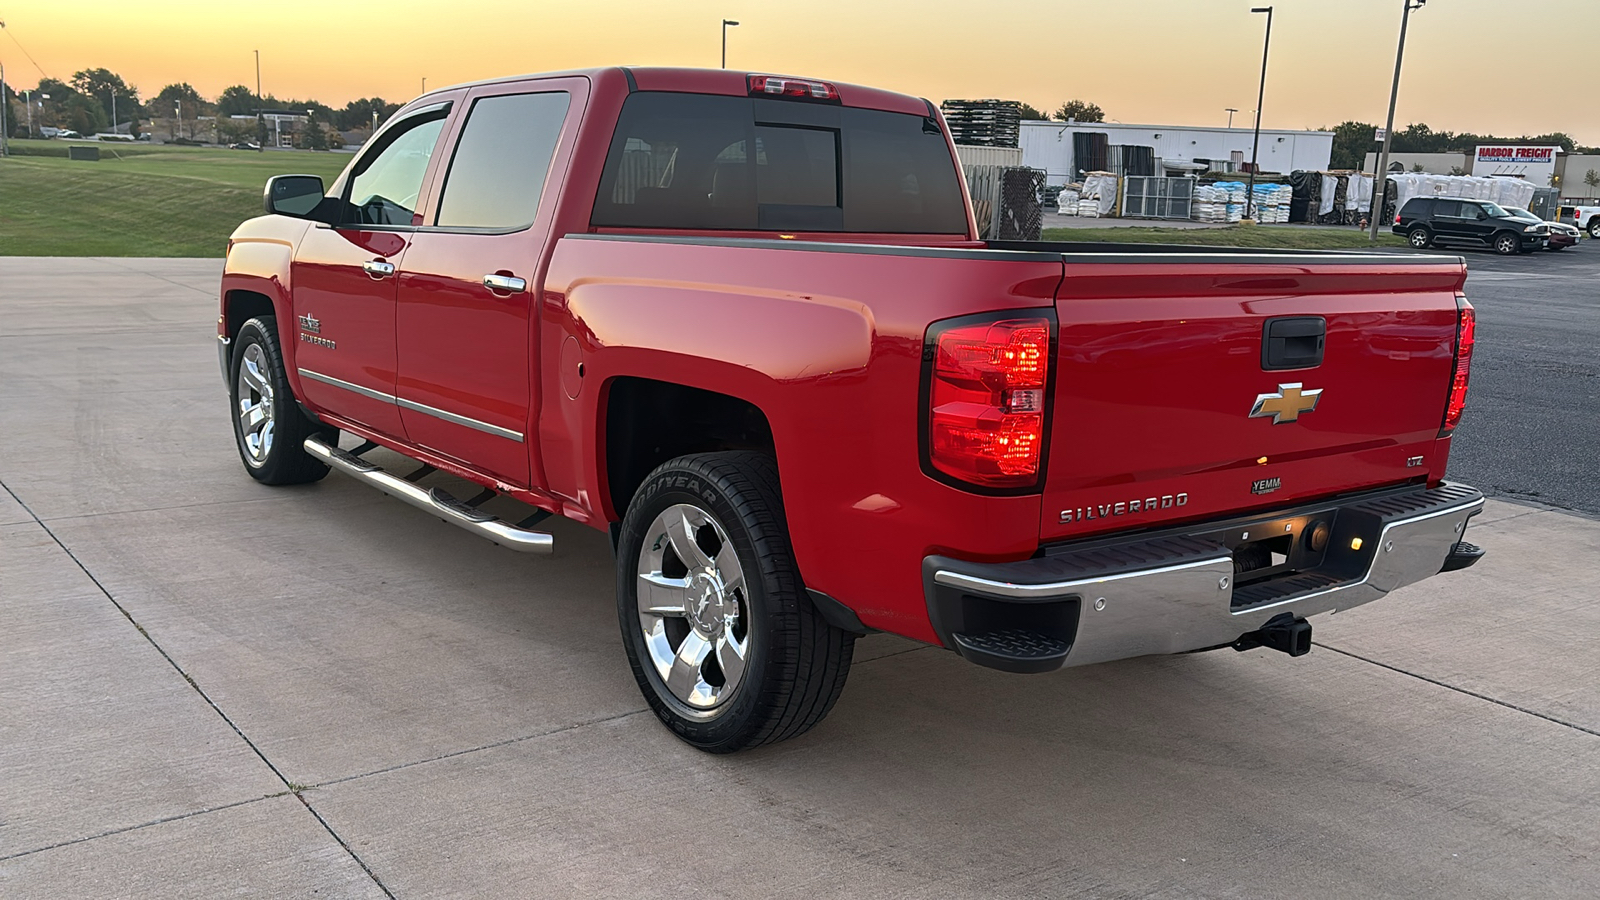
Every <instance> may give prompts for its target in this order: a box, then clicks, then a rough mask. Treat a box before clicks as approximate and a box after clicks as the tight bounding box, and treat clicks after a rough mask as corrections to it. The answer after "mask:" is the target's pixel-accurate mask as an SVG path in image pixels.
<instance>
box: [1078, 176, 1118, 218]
mask: <svg viewBox="0 0 1600 900" xmlns="http://www.w3.org/2000/svg"><path fill="white" fill-rule="evenodd" d="M1078 196H1079V199H1078V215H1080V216H1085V217H1088V218H1099V217H1101V216H1109V215H1111V214H1112V209H1113V208H1114V207H1115V206H1116V204H1117V176H1115V175H1113V174H1111V173H1110V172H1089V173H1087V174H1086V175H1084V177H1083V190H1082V191H1080V192H1079V195H1078Z"/></svg>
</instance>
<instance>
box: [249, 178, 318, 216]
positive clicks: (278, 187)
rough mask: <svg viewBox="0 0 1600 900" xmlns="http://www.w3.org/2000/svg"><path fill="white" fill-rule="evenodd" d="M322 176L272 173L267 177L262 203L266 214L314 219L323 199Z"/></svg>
mask: <svg viewBox="0 0 1600 900" xmlns="http://www.w3.org/2000/svg"><path fill="white" fill-rule="evenodd" d="M322 190H323V189H322V178H321V177H319V176H317V175H274V176H273V177H271V178H269V179H267V189H266V191H264V192H263V193H262V196H261V200H262V205H263V206H265V207H266V210H267V213H268V214H276V215H280V216H293V217H294V218H296V219H315V218H318V217H317V215H316V212H317V209H318V207H320V206H322V201H323V199H324V196H323V193H322Z"/></svg>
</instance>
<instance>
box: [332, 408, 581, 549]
mask: <svg viewBox="0 0 1600 900" xmlns="http://www.w3.org/2000/svg"><path fill="white" fill-rule="evenodd" d="M305 447H306V452H307V453H309V454H311V455H312V456H315V457H316V458H317V459H320V460H322V461H323V462H324V463H326V464H327V465H328V467H329V468H332V469H337V470H339V471H340V472H343V473H344V474H346V475H349V476H350V477H352V478H355V479H357V480H359V481H364V482H366V483H367V484H368V485H370V486H372V487H375V488H377V489H378V490H380V491H382V492H384V493H385V494H388V495H389V496H391V497H394V498H396V499H399V500H403V501H405V502H406V503H409V504H411V505H412V506H415V507H416V508H418V509H420V510H423V511H424V512H429V513H432V514H434V515H435V516H438V517H439V518H440V519H443V520H444V521H446V522H449V523H450V524H451V525H455V526H458V527H460V528H465V529H466V530H467V531H470V532H472V533H473V534H476V535H478V536H479V537H482V538H488V539H489V540H491V541H493V542H495V543H496V544H499V545H500V546H502V547H505V548H507V549H509V550H516V551H518V552H519V553H541V554H548V553H553V552H554V551H555V537H554V536H552V535H551V534H549V533H548V532H544V531H529V530H528V529H526V528H518V527H517V526H515V525H512V524H509V523H507V522H506V521H504V520H503V519H498V518H495V517H494V516H491V515H489V514H488V513H485V512H481V511H479V510H477V509H474V508H473V507H470V506H468V505H467V504H465V503H462V502H461V501H460V500H457V499H456V498H455V497H452V496H450V494H448V493H446V492H445V491H442V490H440V489H438V488H424V487H418V486H417V485H414V484H412V483H411V482H409V481H406V480H404V479H402V478H397V477H395V476H394V475H391V474H389V473H388V472H387V471H385V470H384V469H383V467H382V466H377V465H373V464H372V463H370V462H367V461H366V460H364V459H362V458H361V457H359V456H356V455H354V454H352V453H348V452H346V451H344V450H340V449H339V448H338V447H334V446H331V445H329V444H327V443H326V442H324V441H322V440H321V439H319V438H315V437H308V438H306V442H305Z"/></svg>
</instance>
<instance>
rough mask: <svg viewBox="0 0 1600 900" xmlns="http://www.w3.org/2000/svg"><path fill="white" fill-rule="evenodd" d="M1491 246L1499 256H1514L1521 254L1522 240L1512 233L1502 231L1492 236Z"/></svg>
mask: <svg viewBox="0 0 1600 900" xmlns="http://www.w3.org/2000/svg"><path fill="white" fill-rule="evenodd" d="M1491 246H1493V247H1494V252H1496V253H1498V254H1500V255H1501V256H1516V255H1517V254H1518V253H1521V252H1522V238H1520V237H1518V236H1517V235H1516V234H1513V233H1512V232H1509V231H1502V232H1500V233H1499V234H1497V235H1495V236H1494V241H1493V242H1492V243H1491Z"/></svg>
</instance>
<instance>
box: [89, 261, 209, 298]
mask: <svg viewBox="0 0 1600 900" xmlns="http://www.w3.org/2000/svg"><path fill="white" fill-rule="evenodd" d="M94 258H95V259H98V260H99V261H101V262H103V263H105V264H107V265H110V266H116V267H117V268H119V269H122V270H123V271H126V272H133V273H135V274H138V275H143V276H145V277H147V278H154V279H155V280H157V281H165V282H166V283H167V284H173V285H177V286H178V287H181V288H183V289H185V290H190V291H194V292H195V293H197V294H200V295H202V296H206V297H210V296H213V294H212V293H211V291H208V290H206V289H205V288H197V287H195V286H194V285H192V284H184V283H183V282H181V281H173V280H172V279H171V278H168V277H166V276H165V275H157V274H155V273H154V272H147V271H145V270H144V269H139V268H135V267H134V266H127V265H123V264H122V263H119V262H116V261H115V260H116V258H115V257H109V256H99V257H94ZM122 258H124V259H137V258H140V257H122ZM143 258H144V259H150V258H151V257H143ZM160 258H161V259H169V258H170V259H186V258H187V259H194V257H181V256H174V257H160ZM224 264H226V261H224Z"/></svg>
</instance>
